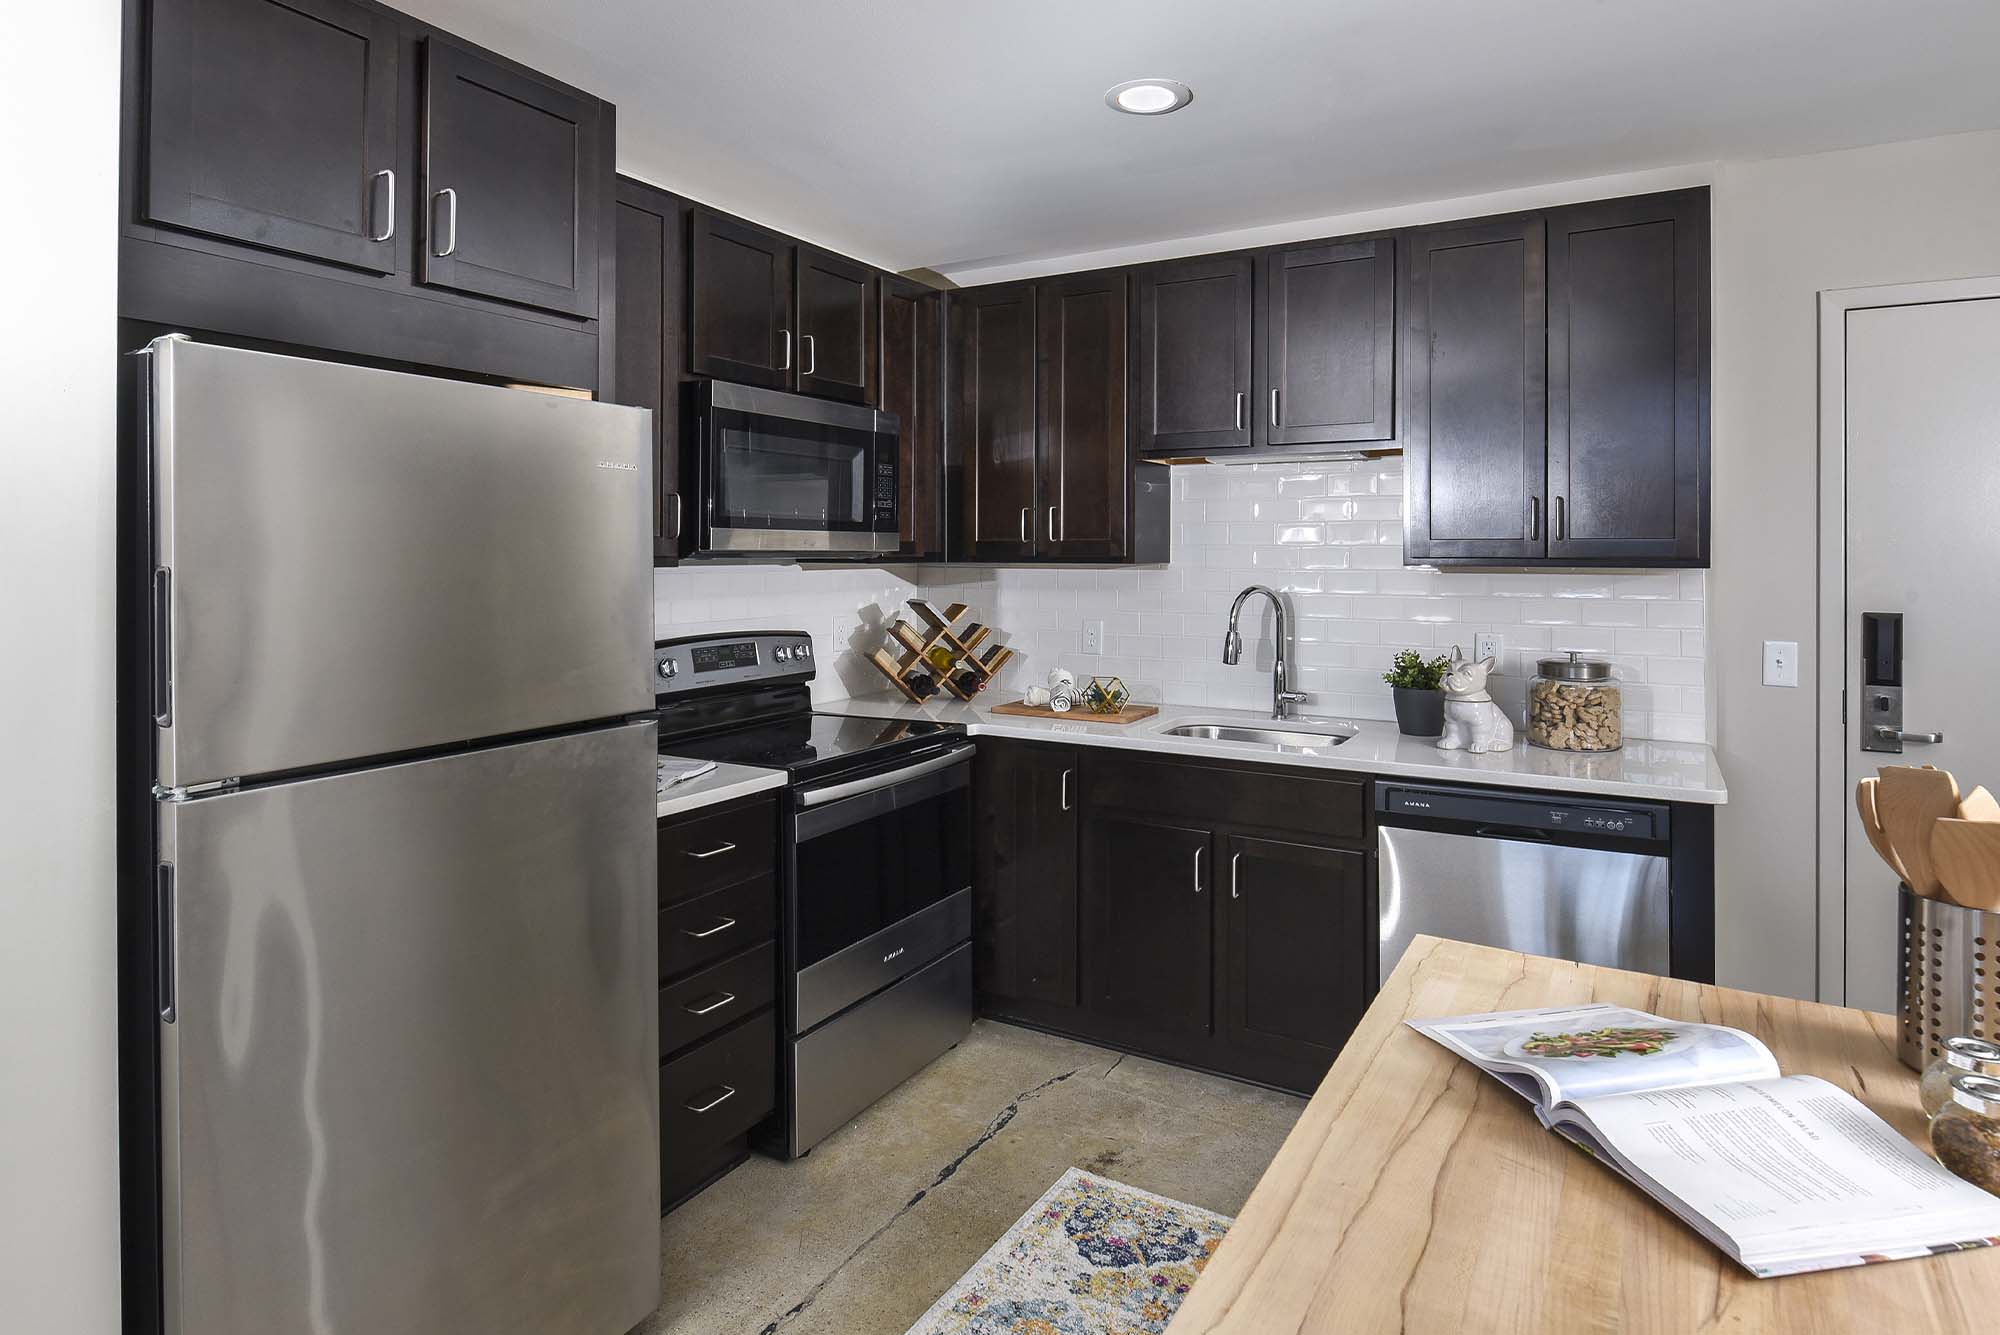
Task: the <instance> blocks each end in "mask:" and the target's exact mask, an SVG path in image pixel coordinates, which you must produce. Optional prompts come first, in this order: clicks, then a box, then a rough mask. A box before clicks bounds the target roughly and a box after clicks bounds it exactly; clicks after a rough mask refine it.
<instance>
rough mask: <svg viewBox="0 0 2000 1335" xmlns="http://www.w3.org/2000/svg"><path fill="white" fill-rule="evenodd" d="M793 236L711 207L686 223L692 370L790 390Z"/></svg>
mask: <svg viewBox="0 0 2000 1335" xmlns="http://www.w3.org/2000/svg"><path fill="white" fill-rule="evenodd" d="M792 251H793V244H792V242H791V241H790V240H789V239H787V238H786V237H783V236H781V235H779V234H778V233H776V232H770V231H766V230H765V229H764V228H762V227H756V226H753V225H752V224H750V223H746V222H739V221H738V220H736V219H734V218H730V217H726V216H724V215H722V214H719V213H714V212H711V211H710V210H708V209H701V208H698V209H695V210H693V221H692V222H691V223H690V224H689V227H688V369H689V370H690V371H693V372H694V373H695V374H697V375H708V376H714V377H716V378H717V379H719V380H734V381H737V382H739V383H741V384H746V385H763V386H766V387H767V388H770V389H789V388H791V383H792V368H793V367H794V366H795V365H796V364H797V360H796V354H797V346H796V345H797V335H798V330H797V328H796V325H795V321H794V320H793V317H792Z"/></svg>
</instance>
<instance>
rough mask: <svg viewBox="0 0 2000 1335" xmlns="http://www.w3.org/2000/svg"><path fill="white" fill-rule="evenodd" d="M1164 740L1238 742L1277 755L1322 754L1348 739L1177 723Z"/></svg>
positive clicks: (1281, 730) (1233, 725) (1239, 725)
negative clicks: (1187, 738)
mask: <svg viewBox="0 0 2000 1335" xmlns="http://www.w3.org/2000/svg"><path fill="white" fill-rule="evenodd" d="M1164 735H1165V736H1168V737H1195V738H1199V739H1200V740H1202V741H1205V742H1240V743H1242V744H1243V745H1246V746H1268V747H1273V748H1275V749H1277V750H1280V751H1325V750H1328V749H1330V748H1332V747H1336V746H1339V745H1340V744H1341V743H1342V742H1344V741H1346V740H1347V739H1348V738H1350V737H1352V736H1353V735H1354V734H1353V733H1348V732H1306V731H1303V730H1301V729H1294V728H1257V727H1251V726H1249V725H1248V724H1242V723H1177V724H1175V725H1174V726H1173V727H1171V728H1167V729H1165V730H1164Z"/></svg>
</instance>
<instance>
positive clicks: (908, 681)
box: [903, 664, 938, 700]
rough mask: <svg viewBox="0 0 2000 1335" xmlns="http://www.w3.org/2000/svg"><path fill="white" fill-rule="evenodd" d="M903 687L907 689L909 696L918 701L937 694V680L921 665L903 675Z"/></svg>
mask: <svg viewBox="0 0 2000 1335" xmlns="http://www.w3.org/2000/svg"><path fill="white" fill-rule="evenodd" d="M903 685H905V686H907V687H909V688H910V694H911V695H914V696H916V697H917V699H919V700H928V699H930V698H931V697H932V696H934V695H936V694H937V693H938V684H937V678H936V677H933V676H932V675H931V674H930V669H929V668H926V667H924V666H922V665H921V664H920V665H918V666H916V667H913V668H911V669H910V670H909V671H908V672H905V673H904V674H903Z"/></svg>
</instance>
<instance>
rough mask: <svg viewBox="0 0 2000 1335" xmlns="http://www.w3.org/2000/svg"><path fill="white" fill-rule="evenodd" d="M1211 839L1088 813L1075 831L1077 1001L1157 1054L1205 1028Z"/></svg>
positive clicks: (1194, 1045) (1200, 832)
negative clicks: (1079, 936) (1079, 933)
mask: <svg viewBox="0 0 2000 1335" xmlns="http://www.w3.org/2000/svg"><path fill="white" fill-rule="evenodd" d="M1212 842H1213V840H1212V837H1211V835H1210V833H1209V831H1207V830H1205V829H1195V828H1188V827H1181V826H1175V825H1168V824H1164V823H1161V822H1158V821H1153V820H1148V819H1144V818H1141V817H1137V816H1126V815H1123V814H1118V815H1112V814H1109V813H1094V814H1093V815H1092V817H1091V819H1090V821H1089V822H1088V823H1087V824H1086V825H1085V826H1084V831H1083V849H1084V853H1083V893H1082V897H1083V987H1084V1005H1085V1006H1087V1007H1088V1008H1089V1009H1090V1011H1091V1012H1092V1013H1093V1014H1094V1015H1095V1016H1096V1017H1098V1018H1099V1019H1102V1020H1104V1021H1107V1022H1109V1023H1110V1024H1111V1025H1112V1026H1113V1027H1114V1030H1115V1031H1118V1032H1125V1033H1129V1034H1130V1035H1132V1037H1133V1038H1134V1039H1136V1040H1137V1041H1138V1042H1139V1043H1141V1044H1142V1045H1149V1046H1151V1047H1153V1048H1154V1049H1155V1050H1156V1051H1159V1052H1160V1053H1161V1054H1162V1055H1165V1056H1181V1055H1185V1056H1189V1057H1193V1056H1198V1055H1200V1054H1202V1053H1203V1052H1205V1051H1206V1045H1207V1043H1208V1040H1209V1036H1210V1034H1211V1032H1212V1023H1213V1020H1212V1005H1213V1000H1214V998H1213V976H1212V967H1213V961H1212V953H1211V952H1212V948H1213V943H1214V935H1215V934H1214V928H1213V919H1212V910H1211V909H1210V904H1211V902H1212V901H1213V899H1214V894H1213V886H1212V885H1211V882H1212V880H1213V879H1214V868H1213V867H1212V865H1211V863H1212V861H1213V848H1212V847H1211V845H1212Z"/></svg>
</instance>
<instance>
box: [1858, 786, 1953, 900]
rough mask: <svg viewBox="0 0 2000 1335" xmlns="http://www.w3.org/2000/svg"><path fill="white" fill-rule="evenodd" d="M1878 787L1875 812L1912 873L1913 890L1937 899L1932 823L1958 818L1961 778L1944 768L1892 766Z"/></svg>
mask: <svg viewBox="0 0 2000 1335" xmlns="http://www.w3.org/2000/svg"><path fill="white" fill-rule="evenodd" d="M1880 775H1881V782H1880V783H1878V784H1876V786H1875V814H1876V816H1877V817H1879V818H1880V820H1881V823H1882V833H1883V834H1884V835H1885V836H1887V837H1888V840H1889V847H1890V848H1892V849H1894V850H1895V852H1896V861H1898V862H1900V863H1902V864H1903V870H1904V871H1905V872H1907V873H1909V874H1908V875H1907V876H1905V877H1904V878H1903V879H1904V880H1905V881H1906V882H1907V883H1908V885H1909V887H1910V889H1912V890H1914V891H1916V892H1917V893H1918V894H1920V895H1928V896H1929V897H1931V898H1933V899H1935V898H1937V896H1938V892H1939V891H1940V890H1941V889H1942V887H1941V886H1940V885H1939V883H1938V878H1937V873H1936V872H1935V871H1933V870H1932V869H1931V826H1932V825H1933V824H1935V823H1936V822H1937V821H1938V820H1939V819H1940V818H1949V819H1952V820H1956V819H1957V818H1958V781H1957V780H1956V779H1954V778H1952V777H1951V775H1950V773H1948V772H1947V771H1945V770H1941V769H1929V768H1924V769H1917V768H1915V767H1913V766H1909V765H1888V766H1884V767H1883V768H1882V770H1881V771H1880Z"/></svg>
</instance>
